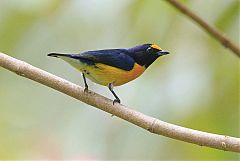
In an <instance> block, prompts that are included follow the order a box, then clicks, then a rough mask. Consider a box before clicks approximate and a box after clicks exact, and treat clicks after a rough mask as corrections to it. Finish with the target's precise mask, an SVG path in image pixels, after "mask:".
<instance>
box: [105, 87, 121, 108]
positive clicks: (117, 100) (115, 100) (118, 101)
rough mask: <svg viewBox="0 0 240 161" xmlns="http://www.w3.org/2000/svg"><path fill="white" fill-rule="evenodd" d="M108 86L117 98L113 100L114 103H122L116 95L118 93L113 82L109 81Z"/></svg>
mask: <svg viewBox="0 0 240 161" xmlns="http://www.w3.org/2000/svg"><path fill="white" fill-rule="evenodd" d="M108 88H109V90H110V91H111V92H112V94H113V95H114V97H115V99H114V100H113V104H114V103H116V102H117V103H120V99H119V98H118V96H117V95H116V93H115V92H114V91H113V84H112V83H109V84H108Z"/></svg>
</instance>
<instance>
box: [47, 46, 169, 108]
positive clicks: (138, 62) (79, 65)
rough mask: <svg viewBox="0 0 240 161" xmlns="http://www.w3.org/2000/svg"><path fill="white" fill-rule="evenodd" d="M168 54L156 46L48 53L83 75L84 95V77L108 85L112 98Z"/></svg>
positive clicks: (86, 87)
mask: <svg viewBox="0 0 240 161" xmlns="http://www.w3.org/2000/svg"><path fill="white" fill-rule="evenodd" d="M167 54H169V52H168V51H165V50H162V49H161V48H160V46H159V45H157V44H142V45H138V46H134V47H131V48H119V49H103V50H91V51H85V52H80V53H77V54H76V53H75V54H74V53H73V54H61V53H49V54H48V56H51V57H57V58H61V59H63V60H64V61H66V62H67V63H69V64H70V65H72V66H73V67H74V68H76V69H77V70H78V71H80V72H81V73H82V77H83V81H84V86H85V88H84V92H88V84H87V80H86V78H88V79H90V80H91V81H93V82H95V83H97V84H100V85H103V86H107V87H108V88H109V90H110V91H111V93H112V94H113V96H114V97H115V99H114V100H113V105H114V104H115V103H121V101H120V99H119V97H118V96H117V94H116V93H115V92H114V90H113V88H114V87H115V86H120V85H123V84H125V83H128V82H130V81H132V80H134V79H136V78H137V77H139V76H140V75H142V74H143V72H144V71H145V70H146V69H147V68H148V67H149V66H150V65H151V64H152V63H153V62H154V61H155V60H156V59H157V58H159V57H161V56H164V55H167Z"/></svg>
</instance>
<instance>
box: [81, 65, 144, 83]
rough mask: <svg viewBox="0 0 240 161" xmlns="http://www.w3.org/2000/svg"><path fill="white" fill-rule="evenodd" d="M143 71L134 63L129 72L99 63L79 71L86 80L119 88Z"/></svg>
mask: <svg viewBox="0 0 240 161" xmlns="http://www.w3.org/2000/svg"><path fill="white" fill-rule="evenodd" d="M144 70H145V68H144V67H142V66H140V65H138V64H136V63H135V65H134V67H133V69H132V70H130V71H125V70H122V69H119V68H116V67H112V66H109V65H105V64H100V63H97V64H95V66H85V67H84V68H82V69H81V71H82V72H84V73H85V75H86V77H87V78H89V79H90V80H92V81H93V82H95V83H98V84H101V85H104V86H106V85H108V84H109V83H113V85H114V86H120V85H122V84H125V83H127V82H129V81H131V80H134V79H135V78H137V77H139V76H140V75H141V74H142V73H143V72H144Z"/></svg>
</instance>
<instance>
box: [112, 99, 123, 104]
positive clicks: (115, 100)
mask: <svg viewBox="0 0 240 161" xmlns="http://www.w3.org/2000/svg"><path fill="white" fill-rule="evenodd" d="M120 102H121V101H120V99H114V100H113V105H114V104H115V103H119V104H120Z"/></svg>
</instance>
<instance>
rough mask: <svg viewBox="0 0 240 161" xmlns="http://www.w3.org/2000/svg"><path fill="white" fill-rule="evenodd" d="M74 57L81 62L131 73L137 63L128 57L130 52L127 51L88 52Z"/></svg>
mask: <svg viewBox="0 0 240 161" xmlns="http://www.w3.org/2000/svg"><path fill="white" fill-rule="evenodd" d="M73 57H74V58H76V59H79V60H80V61H90V62H94V63H102V64H105V65H109V66H113V67H116V68H120V69H123V70H126V71H130V70H131V69H132V68H133V66H134V63H135V61H134V60H133V58H132V57H130V56H129V55H128V51H127V50H126V49H108V50H96V51H87V52H83V53H80V54H75V55H73Z"/></svg>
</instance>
